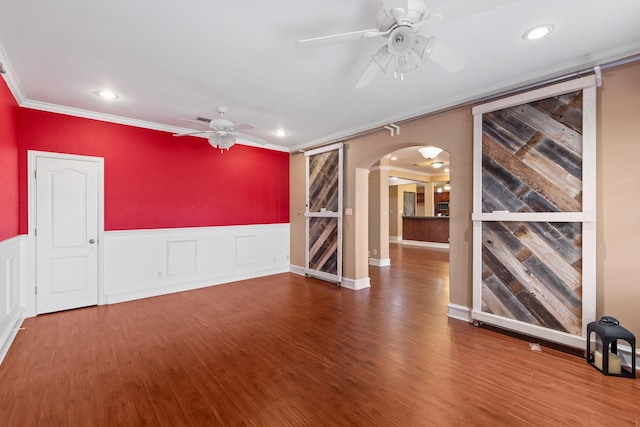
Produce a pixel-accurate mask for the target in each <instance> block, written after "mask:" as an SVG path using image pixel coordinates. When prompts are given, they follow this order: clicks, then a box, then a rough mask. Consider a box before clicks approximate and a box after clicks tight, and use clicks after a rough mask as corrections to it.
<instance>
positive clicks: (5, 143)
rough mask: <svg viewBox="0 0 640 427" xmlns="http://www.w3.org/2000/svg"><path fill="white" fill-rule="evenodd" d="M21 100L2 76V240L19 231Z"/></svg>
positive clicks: (0, 215) (0, 196)
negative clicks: (17, 98)
mask: <svg viewBox="0 0 640 427" xmlns="http://www.w3.org/2000/svg"><path fill="white" fill-rule="evenodd" d="M18 110H19V107H18V103H17V102H16V100H15V98H14V97H13V94H12V93H11V91H10V90H9V88H8V87H7V84H6V82H5V81H4V79H3V78H0V241H3V240H7V239H10V238H12V237H15V236H17V235H18V234H19V216H18V203H19V202H18Z"/></svg>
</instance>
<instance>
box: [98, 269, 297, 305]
mask: <svg viewBox="0 0 640 427" xmlns="http://www.w3.org/2000/svg"><path fill="white" fill-rule="evenodd" d="M287 272H288V268H287V267H276V268H272V269H266V270H256V271H252V272H250V273H243V274H234V275H229V276H225V277H222V278H215V279H205V280H200V281H194V282H183V283H179V284H175V285H168V286H162V287H157V288H152V289H143V290H138V291H133V292H123V293H118V294H113V295H107V296H106V303H107V304H116V303H120V302H126V301H132V300H137V299H142V298H151V297H156V296H160V295H168V294H173V293H176V292H184V291H193V290H196V289H202V288H208V287H209V286H217V285H223V284H225V283H230V282H238V281H240V280H248V279H255V278H258V277H264V276H271V275H274V274H280V273H287Z"/></svg>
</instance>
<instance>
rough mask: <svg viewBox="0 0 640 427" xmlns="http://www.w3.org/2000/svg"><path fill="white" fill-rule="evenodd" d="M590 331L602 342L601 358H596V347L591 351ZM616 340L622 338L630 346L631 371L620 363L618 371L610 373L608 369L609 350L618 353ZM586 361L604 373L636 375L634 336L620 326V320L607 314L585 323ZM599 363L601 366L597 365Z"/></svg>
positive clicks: (628, 376) (626, 375) (631, 376)
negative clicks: (598, 359)
mask: <svg viewBox="0 0 640 427" xmlns="http://www.w3.org/2000/svg"><path fill="white" fill-rule="evenodd" d="M591 333H595V334H596V335H597V336H598V338H600V341H601V342H602V355H601V356H600V357H601V358H602V359H601V360H600V361H599V363H598V361H597V360H596V359H597V358H596V356H599V355H597V354H596V349H595V348H594V351H593V353H592V352H591ZM618 340H624V341H626V342H627V343H628V344H629V345H630V346H631V372H629V371H628V370H627V369H625V367H623V366H622V365H621V366H620V373H612V372H610V370H609V352H611V354H615V355H617V354H618ZM587 362H588V363H589V364H591V365H592V366H593V367H595V368H596V369H598V370H600V371H601V372H602V373H603V374H605V375H614V376H620V377H627V378H635V377H636V337H635V336H634V335H633V334H632V333H631V332H629V331H628V330H626V329H625V328H623V327H622V326H620V322H619V321H618V320H617V319H615V318H613V317H609V316H604V317H602V318H601V319H600V320H599V321H597V322H591V323H589V324H587ZM598 364H601V366H597V365H598Z"/></svg>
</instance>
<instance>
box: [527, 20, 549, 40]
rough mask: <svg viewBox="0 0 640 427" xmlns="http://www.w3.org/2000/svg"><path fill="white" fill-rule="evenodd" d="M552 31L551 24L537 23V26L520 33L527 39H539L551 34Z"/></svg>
mask: <svg viewBox="0 0 640 427" xmlns="http://www.w3.org/2000/svg"><path fill="white" fill-rule="evenodd" d="M552 31H553V25H551V24H544V25H538V26H537V27H533V28H532V29H530V30H528V31H527V32H526V33H524V34H523V35H522V38H523V39H525V40H527V41H532V40H539V39H541V38H543V37H546V36H548V35H549V34H551V32H552Z"/></svg>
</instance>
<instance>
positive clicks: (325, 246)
mask: <svg viewBox="0 0 640 427" xmlns="http://www.w3.org/2000/svg"><path fill="white" fill-rule="evenodd" d="M339 167H340V161H339V152H338V150H332V151H328V152H325V153H320V154H316V155H313V156H311V157H310V158H309V211H310V212H321V211H322V210H323V209H325V210H326V211H328V212H338V209H339V208H338V206H339V204H338V198H339V195H340V192H339V187H338V186H339V177H340V171H339ZM338 240H339V239H338V218H309V268H310V269H312V270H316V271H322V272H324V273H329V274H335V275H337V274H338Z"/></svg>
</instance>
